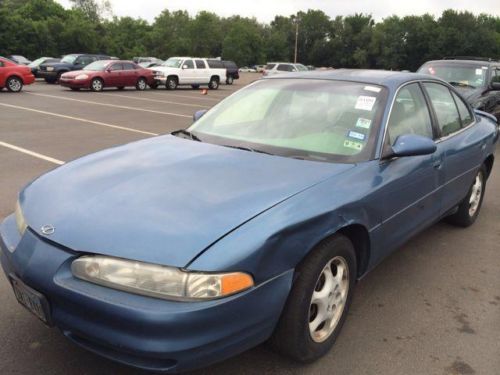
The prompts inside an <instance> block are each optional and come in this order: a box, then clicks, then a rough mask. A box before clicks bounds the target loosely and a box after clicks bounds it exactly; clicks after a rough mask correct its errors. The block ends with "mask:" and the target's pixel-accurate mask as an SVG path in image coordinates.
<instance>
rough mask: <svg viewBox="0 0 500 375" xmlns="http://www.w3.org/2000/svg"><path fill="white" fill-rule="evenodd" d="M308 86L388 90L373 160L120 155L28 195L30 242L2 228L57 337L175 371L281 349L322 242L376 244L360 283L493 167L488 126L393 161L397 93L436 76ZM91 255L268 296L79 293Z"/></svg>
mask: <svg viewBox="0 0 500 375" xmlns="http://www.w3.org/2000/svg"><path fill="white" fill-rule="evenodd" d="M286 77H287V76H285V75H283V76H279V77H272V78H269V79H282V78H286ZM294 77H298V78H301V79H337V80H351V81H358V82H365V83H367V84H377V85H381V86H384V87H386V88H387V90H388V92H389V95H388V102H387V107H386V109H385V112H384V115H383V120H382V124H383V126H381V128H380V129H379V134H378V140H377V144H378V147H377V153H376V158H375V159H374V160H369V161H365V162H361V163H358V164H355V165H354V164H334V163H325V162H315V161H307V160H297V159H289V158H284V157H278V156H270V155H264V154H259V153H253V152H248V151H242V150H237V149H233V148H225V147H221V146H217V145H211V144H206V143H200V142H195V141H191V140H186V139H180V138H176V137H172V136H163V137H156V138H152V139H147V140H143V141H140V142H135V143H131V144H128V145H125V146H121V147H117V148H113V149H110V150H105V151H102V152H99V153H97V154H93V155H90V156H87V157H84V158H81V159H79V160H76V161H74V162H71V163H69V164H67V165H64V166H62V167H60V168H57V169H55V170H54V171H52V172H50V173H48V174H46V175H44V176H42V177H40V178H38V179H37V180H35V181H34V182H32V183H31V184H30V185H29V186H28V187H26V188H25V189H24V190H23V191H22V192H21V194H20V201H21V204H22V207H23V210H24V214H25V217H26V220H27V223H28V225H29V226H30V229H29V230H28V231H27V232H26V233H25V235H24V236H23V237H22V238H21V237H20V236H19V234H18V232H17V229H16V226H15V222H14V217H13V216H10V217H8V218H7V219H6V220H5V221H4V222H3V224H2V225H1V226H0V247H1V261H2V266H3V268H4V270H5V272H6V273H8V274H10V273H13V274H15V275H17V276H18V277H19V278H21V279H22V280H23V281H24V282H25V283H26V284H28V285H29V286H31V287H32V288H34V289H36V290H38V291H39V292H41V293H43V294H44V295H46V296H47V298H48V300H49V302H50V304H51V308H52V318H53V321H54V323H55V325H56V326H57V327H59V328H60V329H61V330H62V331H63V333H64V334H65V335H66V336H67V337H68V338H70V339H71V340H73V341H75V342H76V343H78V344H79V345H81V346H83V347H85V348H87V349H89V350H91V351H93V352H96V353H98V354H100V355H103V356H106V357H108V358H111V359H114V360H116V361H119V362H123V363H127V364H130V365H134V366H137V367H141V368H148V369H155V370H162V371H179V370H186V369H191V368H196V367H201V366H205V365H208V364H210V363H213V362H215V361H219V360H222V359H224V358H228V357H230V356H232V355H235V354H237V353H239V352H241V351H243V350H246V349H248V348H250V347H252V346H255V345H257V344H258V343H260V342H263V341H264V340H266V339H267V338H268V337H269V336H270V335H271V333H272V331H273V329H274V326H275V324H276V322H277V321H278V319H279V316H280V313H281V311H282V308H283V306H284V303H285V301H286V298H287V296H288V293H289V291H290V288H291V287H292V280H293V273H294V269H295V267H296V266H297V264H298V263H299V262H300V261H301V260H302V259H303V258H304V256H305V255H306V254H307V253H308V252H309V251H311V250H312V249H313V248H314V247H315V246H316V245H317V244H318V243H319V242H321V241H322V240H323V239H325V238H326V237H328V236H330V235H332V234H334V233H336V232H337V231H339V230H342V229H343V228H346V227H348V226H352V225H356V226H357V228H359V229H360V230H363V231H364V232H365V233H366V236H367V238H368V239H369V254H368V256H367V259H366V260H367V263H366V267H365V268H363V269H361V270H360V273H359V275H358V276H359V277H361V276H362V275H363V274H364V273H366V272H368V271H369V270H370V269H372V268H373V267H374V266H375V265H376V264H377V263H379V262H380V261H381V260H382V259H383V258H384V257H385V256H387V255H388V254H389V253H390V252H392V251H394V250H395V249H396V248H397V247H398V246H400V245H401V244H402V243H403V242H405V241H407V240H408V238H409V237H411V236H413V235H415V234H416V233H418V232H419V231H421V230H422V229H423V228H425V227H427V226H429V225H431V224H432V223H433V222H435V221H436V220H438V219H439V218H441V217H442V215H444V214H445V213H446V212H448V211H449V210H450V209H451V208H453V207H454V206H455V205H456V204H457V203H458V202H459V201H460V200H461V199H462V198H463V197H464V196H465V194H466V193H467V190H468V189H469V187H470V185H471V183H472V181H473V178H474V175H475V173H477V170H478V168H479V167H480V166H481V164H482V163H483V162H484V160H486V158H487V157H489V156H491V155H493V153H494V148H495V141H496V138H497V136H498V131H497V129H496V125H495V124H494V122H493V121H491V120H490V119H488V118H487V117H484V116H476V123H475V124H474V125H472V126H470V127H469V128H467V129H464V130H463V131H461V132H460V133H457V134H455V135H453V136H451V137H448V138H445V139H442V140H437V141H436V143H435V144H434V142H432V148H435V150H434V151H433V150H430V149H427V150H426V152H423V149H424V148H425V147H430V146H431V142H430V141H428V140H427V141H425V142H424V141H422V142H420V143H419V142H416V140H415V137H413V140H412V137H406V140H407V141H408V139H409V141H410V143H411V146H412V150H413V151H412V153H420V154H421V155H417V156H406V157H391V158H382V157H381V155H382V150H383V140H384V132H385V124H386V123H387V119H388V117H389V113H390V108H391V107H390V106H391V103H392V101H393V99H394V97H395V94H396V92H397V89H398V88H399V87H400V86H401V85H404V84H405V83H407V82H411V81H415V80H431V78H429V77H427V76H421V75H416V74H409V73H406V74H405V73H395V72H373V71H334V72H328V73H317V72H312V73H304V74H298V75H297V74H296V75H294ZM403 140H405V138H404V137H403ZM417 141H418V140H417ZM415 150H417V151H419V152H416V151H415ZM395 151H396V152H397V151H398V147H396V150H395ZM403 151H404V150H403ZM432 151H433V152H432ZM427 152H428V153H427ZM400 153H401V154H404V153H403V152H401V150H400ZM408 153H411V152H408V150H407V151H406V154H408ZM424 153H425V155H424ZM45 224H52V225H54V226H55V228H56V231H55V233H54V234H53V235H51V236H49V237H47V238H44V237H43V236H42V235H41V234H40V232H39V230H40V227H41V226H42V225H45ZM37 233H38V234H37ZM82 252H85V253H99V254H105V255H112V256H119V257H123V258H129V259H135V260H140V261H145V262H153V263H159V264H165V265H170V266H177V267H184V268H187V269H191V270H201V271H231V270H240V271H246V272H249V273H251V274H252V275H253V277H254V279H255V281H256V287H255V288H252V289H250V290H248V291H246V292H244V293H241V294H238V295H235V296H232V297H229V298H224V299H220V300H215V301H208V302H196V303H187V302H172V301H165V300H159V299H154V298H148V297H144V296H139V295H134V294H130V293H126V292H121V291H117V290H112V289H109V288H105V287H101V286H98V285H94V284H91V283H87V282H84V281H81V280H77V279H75V278H74V277H73V276H72V274H71V272H70V268H69V266H70V263H71V261H72V260H73V259H75V258H76V257H78V256H80V255H81V254H82Z"/></svg>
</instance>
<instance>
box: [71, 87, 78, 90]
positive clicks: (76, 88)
mask: <svg viewBox="0 0 500 375" xmlns="http://www.w3.org/2000/svg"><path fill="white" fill-rule="evenodd" d="M70 90H71V91H80V88H79V87H70Z"/></svg>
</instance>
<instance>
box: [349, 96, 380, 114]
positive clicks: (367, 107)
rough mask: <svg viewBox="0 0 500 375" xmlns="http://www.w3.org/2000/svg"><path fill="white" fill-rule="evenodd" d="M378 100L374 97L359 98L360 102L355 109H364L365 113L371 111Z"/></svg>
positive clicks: (357, 102)
mask: <svg viewBox="0 0 500 375" xmlns="http://www.w3.org/2000/svg"><path fill="white" fill-rule="evenodd" d="M376 100H377V98H375V97H374V96H365V95H361V96H358V100H357V101H356V105H355V106H354V108H356V109H362V110H363V111H371V110H372V108H373V105H374V104H375V101H376Z"/></svg>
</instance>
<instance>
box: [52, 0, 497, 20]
mask: <svg viewBox="0 0 500 375" xmlns="http://www.w3.org/2000/svg"><path fill="white" fill-rule="evenodd" d="M57 1H58V2H59V3H61V4H62V5H64V6H65V7H68V6H69V4H70V2H69V0H57ZM98 1H99V0H98ZM111 4H112V6H113V13H114V15H116V16H131V17H134V18H137V17H140V18H143V19H145V20H148V21H153V20H154V18H155V17H156V16H157V15H158V14H159V13H160V12H161V11H162V10H164V9H168V10H170V11H172V10H187V11H188V12H189V14H190V15H193V16H194V15H196V13H198V12H199V11H201V10H207V11H211V12H214V13H216V14H218V15H219V16H223V17H229V16H232V15H240V16H244V17H255V18H257V20H258V21H260V22H264V23H269V22H270V21H272V20H273V19H274V16H275V15H283V16H289V15H291V14H295V13H296V12H298V11H300V10H302V11H307V9H321V10H322V11H323V12H325V13H326V14H327V15H328V16H330V17H331V18H333V17H335V16H338V15H342V16H345V15H350V14H354V13H365V14H371V15H372V16H373V17H374V18H375V19H376V20H377V21H378V20H381V19H383V18H385V17H388V16H390V15H393V14H396V15H398V16H405V15H410V14H411V15H420V14H424V13H431V14H434V15H436V16H439V15H440V14H441V13H442V11H443V10H445V9H450V8H453V9H455V10H468V11H470V12H472V13H475V14H479V13H487V14H490V15H495V16H500V0H475V1H471V0H410V1H409V0H406V1H405V0H245V1H242V0H236V1H235V0H140V1H135V0H111Z"/></svg>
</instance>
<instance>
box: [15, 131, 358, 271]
mask: <svg viewBox="0 0 500 375" xmlns="http://www.w3.org/2000/svg"><path fill="white" fill-rule="evenodd" d="M349 168H352V165H349V164H331V163H323V162H313V161H306V160H297V159H290V158H284V157H279V156H270V155H265V154H259V153H254V152H249V151H242V150H237V149H232V148H227V147H222V146H217V145H212V144H207V143H199V142H195V141H191V140H186V139H181V138H177V137H174V136H171V135H168V136H162V137H156V138H150V139H147V140H143V141H139V142H134V143H131V144H128V145H124V146H120V147H116V148H112V149H109V150H105V151H101V152H98V153H96V154H92V155H89V156H86V157H83V158H81V159H78V160H76V161H73V162H71V163H68V164H66V165H63V166H61V167H59V168H57V169H55V170H53V171H51V172H49V173H47V174H45V175H43V176H41V177H39V178H38V179H37V180H35V181H34V182H32V183H31V184H30V185H28V186H27V187H26V188H25V189H24V190H23V191H22V192H21V194H20V203H21V207H22V209H23V212H24V216H25V219H26V222H27V224H28V225H29V227H30V228H32V230H33V231H35V232H37V233H38V234H39V235H42V236H44V235H43V233H42V232H41V227H42V226H44V225H51V226H53V227H54V228H55V231H54V233H52V234H50V235H48V236H47V238H48V239H50V240H51V241H53V242H56V243H59V244H61V245H63V246H65V247H67V248H69V249H72V250H75V251H83V252H89V253H99V254H104V255H110V256H116V257H122V258H127V259H135V260H140V261H145V262H153V263H158V264H164V265H171V266H176V267H183V266H186V265H187V264H188V263H189V262H190V261H191V260H192V259H193V258H194V257H196V256H197V255H198V254H199V253H200V252H201V251H203V250H204V249H205V248H207V247H208V246H210V245H211V244H213V243H214V242H216V241H217V240H218V239H220V238H221V237H223V236H224V235H226V234H227V233H228V232H230V231H232V230H234V229H235V228H237V227H238V226H240V225H242V224H243V223H245V222H246V221H248V220H250V219H252V218H253V217H255V216H256V215H258V214H259V213H261V212H263V211H265V210H267V209H269V208H270V207H272V206H274V205H276V204H278V203H280V202H281V201H283V200H285V199H287V198H289V197H290V196H292V195H294V194H297V193H298V192H300V191H302V190H304V189H306V188H308V187H310V186H312V185H314V184H317V183H319V182H321V181H323V180H325V179H327V178H329V177H331V176H333V175H336V174H339V173H342V172H343V171H345V170H347V169H349Z"/></svg>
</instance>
